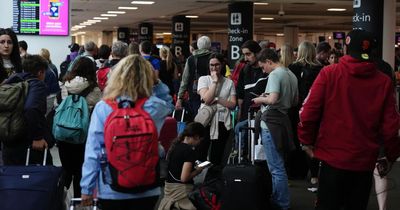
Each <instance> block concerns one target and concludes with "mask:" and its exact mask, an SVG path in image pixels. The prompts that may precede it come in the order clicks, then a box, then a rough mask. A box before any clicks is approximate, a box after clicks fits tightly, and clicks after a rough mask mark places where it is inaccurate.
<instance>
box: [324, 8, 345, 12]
mask: <svg viewBox="0 0 400 210" xmlns="http://www.w3.org/2000/svg"><path fill="white" fill-rule="evenodd" d="M326 11H330V12H343V11H346V9H344V8H329V9H327V10H326Z"/></svg>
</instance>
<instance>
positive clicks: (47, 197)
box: [0, 149, 64, 210]
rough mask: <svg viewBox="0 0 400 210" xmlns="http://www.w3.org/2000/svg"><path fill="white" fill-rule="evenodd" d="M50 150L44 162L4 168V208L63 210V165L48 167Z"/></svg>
mask: <svg viewBox="0 0 400 210" xmlns="http://www.w3.org/2000/svg"><path fill="white" fill-rule="evenodd" d="M47 152H48V151H47V149H46V150H45V151H44V158H43V165H39V166H35V165H28V163H29V156H30V149H28V151H27V158H26V166H1V167H0V209H1V210H39V209H40V210H59V209H61V208H62V202H63V201H62V199H63V193H64V181H63V176H62V174H63V172H62V171H63V170H62V168H61V167H55V166H46V158H47Z"/></svg>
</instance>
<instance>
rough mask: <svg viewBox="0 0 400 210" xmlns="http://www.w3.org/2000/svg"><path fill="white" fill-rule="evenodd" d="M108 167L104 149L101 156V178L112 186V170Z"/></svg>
mask: <svg viewBox="0 0 400 210" xmlns="http://www.w3.org/2000/svg"><path fill="white" fill-rule="evenodd" d="M107 166H108V161H107V156H106V153H105V151H104V148H102V149H101V155H100V168H101V176H102V177H103V182H104V183H105V184H111V176H110V175H111V174H110V170H109V168H108V167H107ZM107 175H108V176H107Z"/></svg>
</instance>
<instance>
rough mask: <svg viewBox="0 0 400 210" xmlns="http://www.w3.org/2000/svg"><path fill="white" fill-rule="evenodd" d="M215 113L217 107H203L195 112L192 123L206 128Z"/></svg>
mask: <svg viewBox="0 0 400 210" xmlns="http://www.w3.org/2000/svg"><path fill="white" fill-rule="evenodd" d="M215 112H217V105H211V106H209V105H204V106H202V107H201V108H200V109H199V111H198V112H197V115H196V117H195V118H194V121H195V122H198V123H201V124H202V125H203V126H207V125H209V124H210V122H211V120H212V119H213V117H214V115H215Z"/></svg>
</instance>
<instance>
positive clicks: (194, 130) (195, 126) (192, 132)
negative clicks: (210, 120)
mask: <svg viewBox="0 0 400 210" xmlns="http://www.w3.org/2000/svg"><path fill="white" fill-rule="evenodd" d="M204 133H205V128H204V126H203V125H202V124H201V123H198V122H191V123H189V124H188V125H186V128H185V129H184V130H183V132H182V133H181V134H179V136H178V137H177V138H176V139H174V141H173V142H172V143H171V146H170V148H169V150H168V153H167V160H169V158H170V156H171V153H172V152H173V151H174V149H175V147H176V145H177V144H179V143H181V142H183V140H185V138H186V137H194V136H199V137H200V138H203V136H204Z"/></svg>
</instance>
